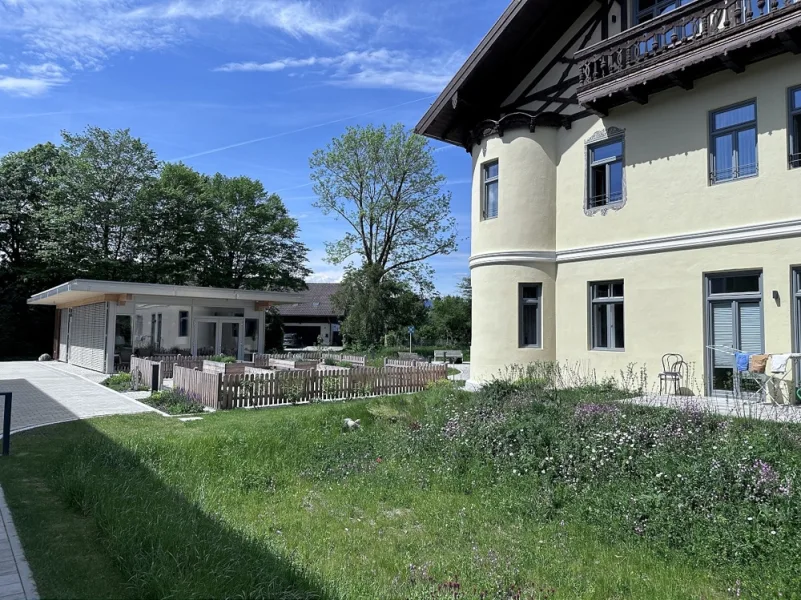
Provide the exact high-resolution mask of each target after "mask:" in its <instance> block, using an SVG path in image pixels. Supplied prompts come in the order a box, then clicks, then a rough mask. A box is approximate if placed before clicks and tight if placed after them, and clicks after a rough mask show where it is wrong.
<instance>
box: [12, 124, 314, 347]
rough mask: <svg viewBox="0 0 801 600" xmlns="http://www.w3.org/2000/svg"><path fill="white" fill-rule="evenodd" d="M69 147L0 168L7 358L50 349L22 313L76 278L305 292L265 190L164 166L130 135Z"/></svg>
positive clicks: (90, 138) (276, 204)
mask: <svg viewBox="0 0 801 600" xmlns="http://www.w3.org/2000/svg"><path fill="white" fill-rule="evenodd" d="M62 137H63V141H62V143H61V144H60V145H54V144H42V145H39V146H35V147H33V148H31V149H29V150H26V151H23V152H17V153H11V154H7V155H5V156H3V157H0V291H2V296H0V323H1V324H2V327H0V356H5V357H25V356H27V357H30V356H33V355H36V354H39V353H41V352H42V351H43V350H46V349H48V348H49V346H50V343H51V341H52V340H51V334H52V326H51V325H50V323H51V321H50V320H49V319H47V318H42V316H43V314H44V313H42V312H40V311H41V309H39V311H37V310H36V309H32V308H30V307H28V306H27V305H26V303H25V302H26V300H27V298H28V297H30V295H31V294H33V293H35V292H38V291H41V290H42V289H46V288H48V287H52V286H54V285H57V284H59V283H63V282H64V281H67V280H69V279H74V278H77V277H81V278H89V279H114V280H124V281H136V282H144V283H169V284H174V285H200V286H216V287H229V288H244V289H272V290H298V289H303V288H304V287H305V283H304V278H305V277H306V276H307V275H308V274H309V271H308V269H307V268H306V266H305V264H306V256H307V253H308V250H307V248H306V247H305V246H304V245H303V244H302V243H301V242H300V241H299V240H298V237H297V236H298V231H299V228H298V223H297V221H296V220H294V219H292V218H291V217H290V216H289V214H288V212H287V210H286V207H285V206H284V204H283V202H282V201H281V199H280V198H279V197H278V196H277V195H275V194H270V193H268V192H267V191H265V189H264V186H263V185H262V184H261V182H259V181H256V180H253V179H250V178H248V177H226V176H224V175H221V174H216V175H214V176H208V175H204V174H201V173H198V172H197V171H194V170H193V169H191V168H190V167H188V166H186V165H184V164H169V163H167V164H164V163H159V161H158V160H157V157H156V155H155V153H154V152H153V151H152V150H151V149H150V148H149V147H148V146H147V144H145V143H144V142H142V141H141V140H140V139H138V138H135V137H133V136H132V135H131V134H130V132H129V131H128V130H117V131H106V130H103V129H99V128H94V127H90V128H88V129H87V130H85V131H84V132H81V133H79V134H72V133H67V132H64V133H63V136H62ZM37 315H38V316H37Z"/></svg>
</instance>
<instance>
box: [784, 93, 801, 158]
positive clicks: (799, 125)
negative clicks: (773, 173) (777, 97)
mask: <svg viewBox="0 0 801 600" xmlns="http://www.w3.org/2000/svg"><path fill="white" fill-rule="evenodd" d="M789 107H790V123H789V127H788V128H787V132H788V134H789V136H790V168H791V169H797V168H799V167H801V86H798V87H796V88H793V89H791V90H790V102H789Z"/></svg>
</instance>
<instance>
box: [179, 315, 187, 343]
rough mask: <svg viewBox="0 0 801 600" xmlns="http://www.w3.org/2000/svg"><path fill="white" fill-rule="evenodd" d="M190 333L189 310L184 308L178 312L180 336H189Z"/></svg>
mask: <svg viewBox="0 0 801 600" xmlns="http://www.w3.org/2000/svg"><path fill="white" fill-rule="evenodd" d="M188 335H189V311H188V310H182V311H179V312H178V337H187V336H188Z"/></svg>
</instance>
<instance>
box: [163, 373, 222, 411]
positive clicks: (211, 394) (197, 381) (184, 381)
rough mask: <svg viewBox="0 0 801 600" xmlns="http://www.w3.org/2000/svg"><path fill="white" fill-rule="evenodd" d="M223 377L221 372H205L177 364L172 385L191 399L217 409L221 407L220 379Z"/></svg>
mask: <svg viewBox="0 0 801 600" xmlns="http://www.w3.org/2000/svg"><path fill="white" fill-rule="evenodd" d="M223 377H224V375H221V374H219V373H204V372H203V371H198V370H196V369H189V368H187V367H182V366H180V365H176V366H175V372H174V373H173V378H172V387H173V389H174V390H175V391H176V392H180V393H181V394H184V395H185V396H186V397H187V398H189V399H190V400H192V401H194V402H198V403H200V404H202V405H203V406H207V407H208V408H213V409H215V410H217V409H218V408H220V381H221V379H222V378H223Z"/></svg>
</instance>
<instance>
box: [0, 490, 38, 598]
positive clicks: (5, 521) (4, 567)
mask: <svg viewBox="0 0 801 600" xmlns="http://www.w3.org/2000/svg"><path fill="white" fill-rule="evenodd" d="M38 597H39V596H38V595H37V593H36V584H35V583H34V582H33V577H32V576H31V570H30V568H29V567H28V561H26V560H25V555H24V554H23V552H22V546H21V545H20V543H19V538H18V537H17V530H16V529H14V521H13V519H12V518H11V512H10V511H9V510H8V505H7V504H6V499H5V496H4V495H3V490H2V488H0V600H36V599H37V598H38Z"/></svg>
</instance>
